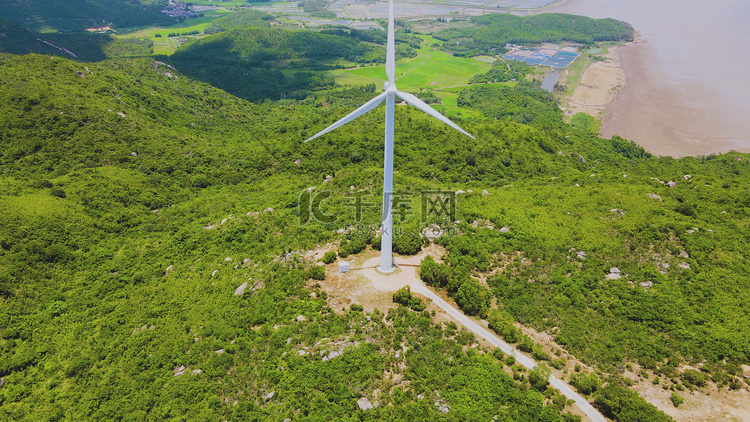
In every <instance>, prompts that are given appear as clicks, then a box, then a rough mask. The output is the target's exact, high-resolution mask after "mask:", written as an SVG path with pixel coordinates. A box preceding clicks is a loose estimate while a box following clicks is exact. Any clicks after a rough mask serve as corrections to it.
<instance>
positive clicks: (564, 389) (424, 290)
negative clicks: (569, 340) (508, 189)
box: [352, 251, 607, 422]
mask: <svg viewBox="0 0 750 422" xmlns="http://www.w3.org/2000/svg"><path fill="white" fill-rule="evenodd" d="M427 254H428V252H425V251H423V252H422V253H420V254H419V255H416V256H413V257H394V262H395V263H396V265H397V266H399V269H398V270H397V271H396V272H394V273H391V274H382V273H380V272H378V271H377V270H376V266H377V265H378V263H379V262H380V258H379V257H375V258H370V259H368V260H367V261H365V262H364V263H363V264H362V266H361V267H359V268H356V269H355V268H353V269H352V273H353V274H358V275H362V276H364V277H365V278H367V279H368V280H370V281H371V282H372V284H373V287H374V288H376V289H377V290H384V291H393V292H395V291H396V290H398V289H400V288H402V287H404V286H409V288H410V289H411V291H412V292H414V293H419V294H421V295H423V296H425V297H426V298H428V299H430V300H431V301H432V303H434V304H435V305H436V306H437V307H438V308H440V309H442V310H443V311H444V312H445V313H446V314H448V315H450V316H451V318H453V319H455V320H456V322H458V323H459V324H461V325H463V326H464V327H466V329H468V330H469V331H471V332H472V333H474V334H475V335H477V336H479V337H481V338H482V339H484V340H485V341H486V342H487V343H489V344H491V345H492V346H494V347H497V348H499V349H500V350H502V351H503V353H505V354H508V355H513V356H515V358H516V362H518V363H519V364H521V365H523V366H524V367H526V368H528V369H529V370H531V369H533V368H534V367H535V366H536V365H537V362H536V361H534V360H533V359H531V358H530V357H528V356H526V355H525V354H523V353H521V352H520V351H518V350H516V349H515V348H514V347H513V346H511V345H510V344H508V343H506V342H504V341H503V340H501V339H500V337H498V336H496V335H495V334H494V333H492V332H491V331H490V330H488V329H487V328H485V327H483V326H482V325H481V324H478V323H477V322H476V321H474V320H473V319H472V318H469V317H468V316H466V315H465V314H464V313H463V312H461V311H460V310H458V309H457V308H455V307H453V306H452V305H451V304H450V303H448V302H446V301H445V300H444V299H443V298H441V297H440V296H438V295H437V293H435V292H434V291H433V290H432V289H430V288H429V287H427V285H425V284H424V283H423V282H422V280H420V279H419V277H418V276H417V269H418V268H419V264H420V263H421V261H422V259H423V258H424V257H425V256H427ZM430 255H433V254H430ZM438 256H439V255H438ZM549 383H550V385H551V386H552V387H553V388H556V389H557V390H558V391H560V393H561V394H562V395H564V396H565V397H567V398H568V399H570V400H573V401H574V402H575V403H576V406H578V408H579V409H581V411H582V412H583V413H584V414H585V415H586V416H587V417H588V418H589V419H590V420H591V421H593V422H606V421H607V419H606V418H605V417H604V416H603V415H602V414H601V413H599V411H598V410H596V409H595V408H594V406H592V405H591V403H589V402H588V400H586V398H584V397H583V396H581V395H580V394H578V393H577V392H575V390H573V388H571V387H570V386H569V385H568V384H566V383H565V382H563V381H562V380H560V379H559V378H557V377H555V376H554V375H550V377H549Z"/></svg>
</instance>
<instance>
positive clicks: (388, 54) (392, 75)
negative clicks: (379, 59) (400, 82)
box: [385, 0, 396, 86]
mask: <svg viewBox="0 0 750 422" xmlns="http://www.w3.org/2000/svg"><path fill="white" fill-rule="evenodd" d="M393 31H394V29H393V0H390V1H389V2H388V42H387V44H386V51H385V74H386V75H387V76H388V83H389V84H390V85H391V86H393V84H395V83H396V41H395V35H394V33H393Z"/></svg>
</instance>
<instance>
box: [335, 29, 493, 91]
mask: <svg viewBox="0 0 750 422" xmlns="http://www.w3.org/2000/svg"><path fill="white" fill-rule="evenodd" d="M423 38H424V39H425V43H424V44H423V46H422V48H420V49H419V50H418V52H417V56H416V57H414V58H410V59H405V60H400V61H399V62H398V63H397V64H396V83H397V84H398V87H399V88H401V89H418V88H433V89H441V88H450V87H455V86H463V85H467V84H468V83H469V79H471V77H472V76H474V75H476V74H477V73H484V72H487V71H488V70H489V69H490V67H491V65H490V64H489V63H484V62H482V61H479V60H475V59H472V58H461V57H453V56H452V55H450V54H448V53H445V52H442V51H438V50H434V49H433V48H432V47H431V45H432V42H431V41H432V38H431V37H423ZM329 75H331V76H333V77H334V78H336V82H337V83H340V84H351V85H362V84H368V83H375V84H376V85H378V86H380V85H382V83H383V77H384V75H385V67H384V66H367V67H359V68H356V69H342V70H335V71H332V72H329Z"/></svg>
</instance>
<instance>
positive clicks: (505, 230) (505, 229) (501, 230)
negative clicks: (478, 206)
mask: <svg viewBox="0 0 750 422" xmlns="http://www.w3.org/2000/svg"><path fill="white" fill-rule="evenodd" d="M509 231H510V227H508V226H504V227H501V228H500V233H508V232H509Z"/></svg>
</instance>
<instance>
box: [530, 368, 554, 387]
mask: <svg viewBox="0 0 750 422" xmlns="http://www.w3.org/2000/svg"><path fill="white" fill-rule="evenodd" d="M551 373H552V371H550V369H549V368H548V367H547V365H545V364H543V363H540V364H537V365H536V366H535V367H534V369H532V370H531V371H530V372H529V384H531V386H532V387H534V388H536V389H537V390H539V391H544V390H545V389H547V385H549V376H550V374H551Z"/></svg>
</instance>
